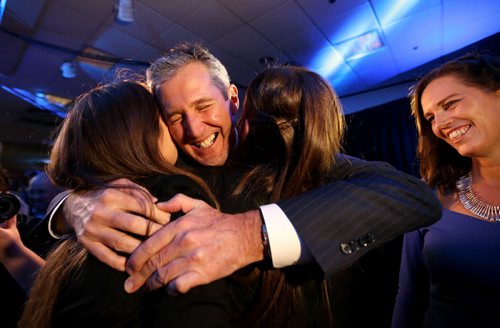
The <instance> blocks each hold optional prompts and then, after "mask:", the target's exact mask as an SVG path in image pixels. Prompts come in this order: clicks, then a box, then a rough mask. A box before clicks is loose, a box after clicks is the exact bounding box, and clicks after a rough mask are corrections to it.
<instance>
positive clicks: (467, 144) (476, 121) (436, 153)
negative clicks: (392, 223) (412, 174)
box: [393, 55, 500, 327]
mask: <svg viewBox="0 0 500 328" xmlns="http://www.w3.org/2000/svg"><path fill="white" fill-rule="evenodd" d="M412 110H413V115H414V116H415V119H416V123H417V128H418V133H419V145H418V153H419V156H420V158H421V174H422V177H423V178H424V179H425V180H426V181H427V182H428V183H429V185H430V186H432V187H434V188H436V189H437V193H438V196H439V198H440V200H441V203H442V205H443V209H444V211H443V216H442V218H441V220H440V221H438V222H437V223H435V224H434V225H432V226H430V227H426V228H422V229H419V230H416V231H413V232H410V233H408V234H406V235H405V239H404V248H403V257H402V262H401V272H400V282H399V292H398V296H397V302H396V308H395V312H394V317H393V327H423V326H424V327H459V326H460V327H469V326H470V327H472V326H476V327H499V326H500V315H498V308H499V307H500V298H499V297H498V295H499V293H500V278H499V277H500V262H499V261H498V260H497V257H498V253H499V252H500V239H499V238H498V236H500V147H499V146H498V145H500V129H498V124H499V123H500V59H499V58H495V57H490V56H487V55H466V56H464V57H461V58H459V59H457V60H455V61H451V62H448V63H446V64H444V65H443V66H441V67H439V68H437V69H435V70H434V71H432V72H430V73H429V74H428V75H426V76H425V77H424V78H423V79H422V80H421V81H420V82H419V83H418V84H417V86H416V87H415V89H414V90H413V95H412ZM478 255H480V256H478Z"/></svg>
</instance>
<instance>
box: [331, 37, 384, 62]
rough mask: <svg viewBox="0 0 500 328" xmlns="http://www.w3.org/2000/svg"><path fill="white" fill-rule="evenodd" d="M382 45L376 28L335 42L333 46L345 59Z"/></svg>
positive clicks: (355, 56) (366, 53)
mask: <svg viewBox="0 0 500 328" xmlns="http://www.w3.org/2000/svg"><path fill="white" fill-rule="evenodd" d="M383 46H384V44H383V43H382V40H381V39H380V35H379V34H378V31H377V30H373V31H369V32H366V33H364V34H361V35H358V36H357V37H354V38H352V39H348V40H346V41H343V42H340V43H337V44H335V48H336V49H337V50H338V51H339V53H340V54H341V55H342V57H343V58H344V60H346V61H347V60H353V59H358V58H361V57H364V56H366V55H369V54H371V53H373V52H375V51H377V50H379V49H380V48H382V47H383Z"/></svg>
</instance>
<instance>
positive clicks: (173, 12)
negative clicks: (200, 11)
mask: <svg viewBox="0 0 500 328" xmlns="http://www.w3.org/2000/svg"><path fill="white" fill-rule="evenodd" d="M205 1H206V0H141V2H142V3H143V4H145V5H147V6H148V7H150V8H151V9H153V10H154V11H156V12H157V13H158V14H160V15H163V16H165V17H168V18H169V19H171V20H173V21H179V20H180V19H181V18H183V17H184V16H186V15H187V14H189V13H190V12H192V11H193V10H195V9H196V8H197V7H199V6H200V4H202V3H203V2H205ZM209 1H215V0H209Z"/></svg>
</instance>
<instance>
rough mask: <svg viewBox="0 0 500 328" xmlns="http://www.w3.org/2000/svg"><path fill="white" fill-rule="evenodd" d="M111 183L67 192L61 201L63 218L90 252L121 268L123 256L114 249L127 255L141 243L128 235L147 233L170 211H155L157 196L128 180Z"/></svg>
mask: <svg viewBox="0 0 500 328" xmlns="http://www.w3.org/2000/svg"><path fill="white" fill-rule="evenodd" d="M110 185H111V186H113V187H111V188H107V189H102V190H97V191H90V192H86V193H83V194H75V193H73V194H70V196H68V198H67V199H66V201H65V203H64V217H65V219H66V221H67V222H68V224H70V225H71V226H72V227H73V229H74V230H75V232H76V234H77V236H78V240H79V241H80V242H81V243H82V245H83V246H84V247H85V248H86V249H87V250H88V251H89V252H90V253H92V254H93V255H94V256H95V257H97V258H98V259H99V260H100V261H102V262H104V263H106V264H107V265H109V266H111V267H113V268H114V269H117V270H120V271H124V270H125V261H126V258H125V257H124V256H121V255H118V254H117V253H116V252H123V253H129V254H130V253H132V252H133V251H134V249H135V248H136V247H137V246H138V245H139V244H140V240H138V239H137V238H134V237H132V236H131V235H130V234H135V235H138V236H147V235H150V234H151V233H153V232H155V231H157V230H158V229H159V228H161V227H162V226H163V225H164V224H166V223H168V222H169V220H170V214H168V213H166V212H162V211H160V210H158V209H157V208H156V206H155V204H154V203H155V201H156V199H155V198H154V197H153V196H151V194H150V193H149V192H148V191H147V190H146V189H144V188H142V187H141V186H139V185H137V184H135V183H133V182H131V181H129V180H127V179H119V180H116V181H113V182H112V183H111V184H110ZM146 218H149V219H150V220H153V221H155V222H156V223H155V222H152V221H150V220H148V219H146Z"/></svg>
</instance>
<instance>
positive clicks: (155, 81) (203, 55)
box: [146, 42, 231, 100]
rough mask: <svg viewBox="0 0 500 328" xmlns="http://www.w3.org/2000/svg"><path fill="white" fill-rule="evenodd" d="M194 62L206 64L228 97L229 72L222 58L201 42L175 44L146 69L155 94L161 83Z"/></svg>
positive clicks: (213, 78)
mask: <svg viewBox="0 0 500 328" xmlns="http://www.w3.org/2000/svg"><path fill="white" fill-rule="evenodd" d="M192 62H199V63H201V64H203V65H205V66H206V67H207V68H208V71H209V72H210V76H211V78H212V83H213V84H214V86H215V87H217V89H219V90H220V92H221V93H222V95H223V96H224V100H227V99H228V88H229V85H230V83H231V82H230V79H229V74H228V73H227V70H226V68H225V67H224V65H222V63H221V62H220V60H218V59H217V58H216V57H215V56H214V55H213V54H212V53H210V51H208V49H206V48H205V47H203V46H202V45H201V44H199V43H193V42H185V43H180V44H178V45H176V46H174V47H173V48H172V49H170V51H169V52H168V53H166V54H164V55H163V56H161V57H160V58H158V59H156V60H155V61H154V62H153V63H152V64H151V66H150V67H149V68H148V69H147V71H146V76H147V82H148V84H149V86H150V87H151V90H152V91H153V93H154V94H156V93H157V91H158V88H159V87H160V85H161V84H162V83H163V82H165V81H168V80H170V79H171V78H173V77H174V75H175V74H176V73H177V72H178V71H179V70H180V69H181V68H183V67H184V66H186V65H187V64H189V63H192Z"/></svg>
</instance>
